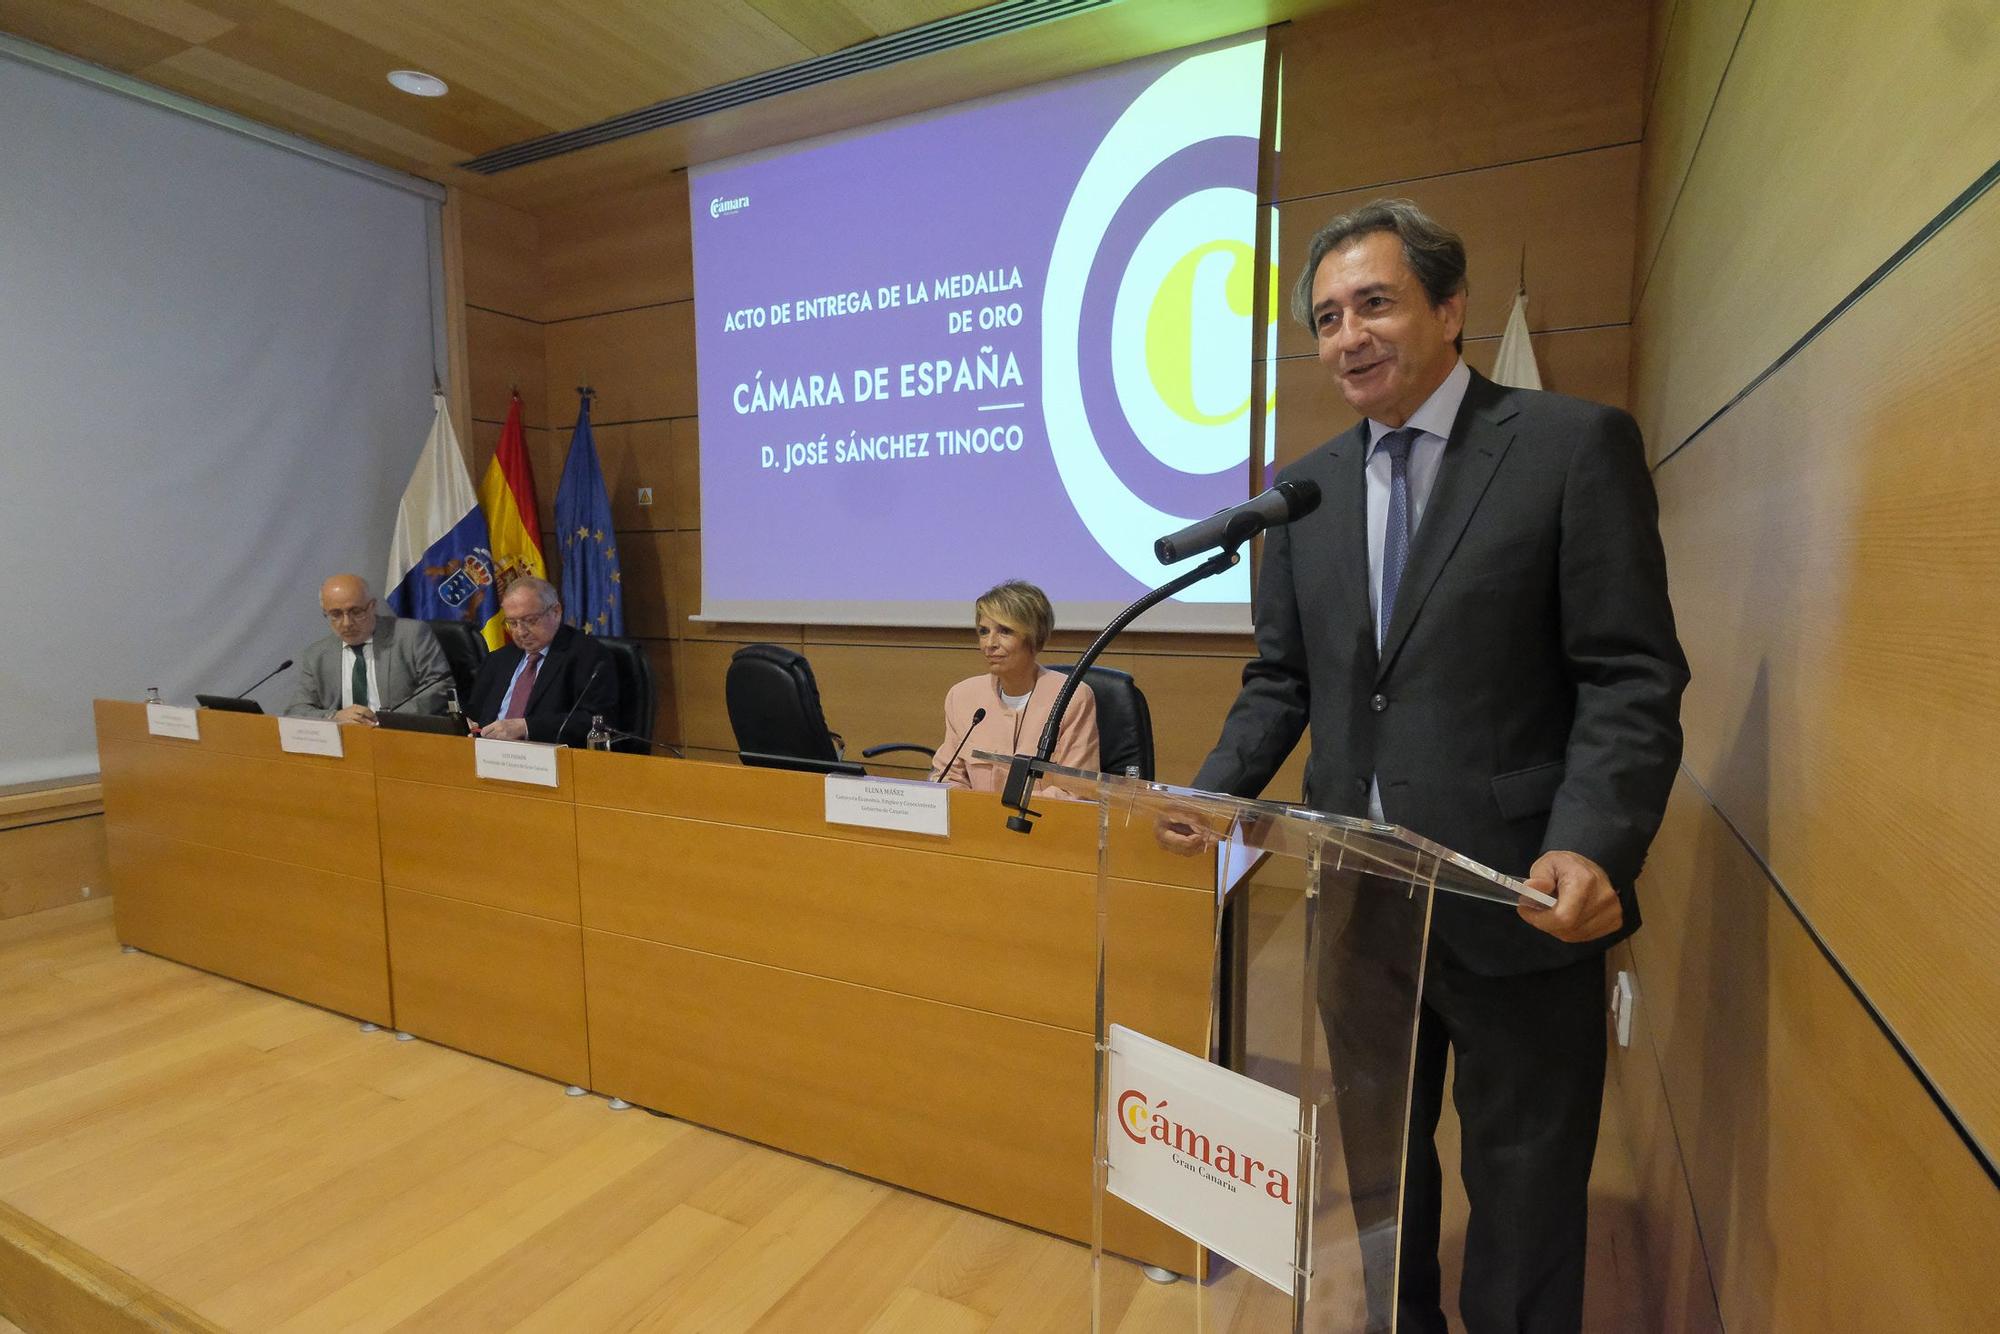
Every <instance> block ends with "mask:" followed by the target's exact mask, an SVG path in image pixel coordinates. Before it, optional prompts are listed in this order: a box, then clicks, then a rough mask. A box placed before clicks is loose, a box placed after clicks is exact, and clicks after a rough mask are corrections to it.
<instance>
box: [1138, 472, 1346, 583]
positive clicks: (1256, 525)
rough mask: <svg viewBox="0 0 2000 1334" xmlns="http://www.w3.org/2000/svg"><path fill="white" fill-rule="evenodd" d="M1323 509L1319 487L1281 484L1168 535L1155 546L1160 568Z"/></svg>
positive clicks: (1307, 483)
mask: <svg viewBox="0 0 2000 1334" xmlns="http://www.w3.org/2000/svg"><path fill="white" fill-rule="evenodd" d="M1318 508H1319V483H1317V482H1309V481H1304V480H1297V481H1287V482H1280V483H1278V484H1277V485H1276V486H1274V487H1272V488H1271V489H1270V490H1268V491H1266V492H1264V493H1263V494H1262V495H1260V496H1252V497H1251V498H1250V499H1249V500H1246V501H1244V502H1243V503H1242V504H1241V505H1233V506H1231V507H1230V508H1228V509H1226V510H1222V511H1220V512H1218V513H1215V514H1211V515H1209V516H1208V517H1207V518H1206V519H1203V520H1202V521H1201V522H1200V523H1191V524H1189V525H1188V526H1187V527H1185V528H1183V529H1181V530H1180V531H1179V532H1177V533H1168V534H1167V535H1166V536H1165V537H1163V538H1161V539H1160V540H1159V541H1157V542H1155V543H1153V554H1154V555H1155V556H1158V557H1159V558H1160V564H1162V565H1172V564H1173V563H1174V562H1175V561H1178V560H1184V559H1186V558H1187V557H1189V556H1194V555H1199V554H1200V553H1201V552H1204V551H1207V550H1209V549H1210V548H1211V547H1234V546H1240V545H1242V544H1243V543H1244V542H1247V541H1249V540H1250V539H1251V538H1253V537H1255V536H1256V535H1257V534H1259V533H1261V532H1263V531H1264V530H1265V529H1266V528H1278V527H1282V526H1283V525H1285V524H1288V523H1291V522H1292V521H1294V520H1295V519H1303V518H1305V517H1306V515H1308V514H1311V513H1312V512H1313V511H1314V510H1316V509H1318Z"/></svg>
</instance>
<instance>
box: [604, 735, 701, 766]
mask: <svg viewBox="0 0 2000 1334" xmlns="http://www.w3.org/2000/svg"><path fill="white" fill-rule="evenodd" d="M604 732H605V735H607V736H609V737H610V738H611V739H612V740H613V741H636V742H638V743H639V744H640V745H642V746H646V747H648V748H650V749H652V750H664V751H666V752H667V754H669V755H671V756H673V757H674V758H675V759H677V760H684V759H686V758H687V753H686V752H685V751H683V750H682V749H681V748H680V747H679V746H676V745H675V744H674V743H673V742H671V741H655V740H653V739H652V738H651V737H645V736H640V735H639V734H638V733H637V732H621V731H619V730H618V729H617V728H615V727H607V728H605V729H604Z"/></svg>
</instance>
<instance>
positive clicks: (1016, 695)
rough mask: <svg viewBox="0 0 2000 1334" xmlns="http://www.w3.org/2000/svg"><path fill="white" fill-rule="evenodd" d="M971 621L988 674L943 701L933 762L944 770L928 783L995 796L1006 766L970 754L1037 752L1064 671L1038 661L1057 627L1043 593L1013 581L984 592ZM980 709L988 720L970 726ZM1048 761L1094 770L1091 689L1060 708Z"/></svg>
mask: <svg viewBox="0 0 2000 1334" xmlns="http://www.w3.org/2000/svg"><path fill="white" fill-rule="evenodd" d="M972 615H973V624H974V626H975V627H976V631H977V634H978V636H979V651H980V653H982V654H983V655H985V658H986V670H985V671H984V672H983V673H981V674H980V675H978V676H975V677H973V678H971V679H970V680H966V681H960V682H959V683H958V684H957V685H955V686H953V687H952V688H951V691H950V693H949V694H947V695H946V696H945V697H944V743H943V744H942V745H940V746H939V747H938V751H937V759H936V761H935V763H936V764H937V765H941V766H944V767H942V768H934V769H932V771H931V778H932V779H933V780H935V781H937V782H943V783H949V784H951V785H952V786H953V787H968V788H971V789H972V790H973V791H975V792H998V791H999V790H1000V787H1001V784H1002V783H1004V782H1005V781H1006V777H1007V768H1006V766H1005V765H1001V764H995V763H993V762H992V761H990V760H981V759H975V758H974V757H973V752H974V751H979V750H984V751H990V752H992V753H993V754H996V755H1032V754H1034V753H1035V747H1036V746H1037V745H1038V744H1039V743H1040V742H1041V739H1042V728H1043V727H1045V726H1046V725H1047V724H1048V721H1049V710H1050V709H1051V708H1052V707H1053V706H1054V705H1055V702H1056V695H1057V693H1058V692H1059V691H1061V689H1062V686H1063V675H1062V673H1061V672H1053V671H1050V670H1049V669H1048V668H1046V667H1044V666H1042V665H1041V664H1040V663H1038V662H1036V660H1035V655H1036V654H1038V653H1040V652H1041V651H1042V647H1043V645H1045V644H1047V643H1048V642H1049V632H1050V631H1051V630H1053V629H1055V622H1056V617H1055V610H1054V609H1053V608H1051V607H1050V606H1049V599H1048V595H1047V594H1045V593H1043V592H1042V590H1041V589H1039V588H1036V587H1035V586H1034V585H1033V584H1030V583H1025V582H1023V581H1022V580H1019V579H1010V580H1008V581H1007V582H1006V583H1004V584H1000V585H998V586H997V587H994V588H991V589H988V590H987V591H986V592H985V593H984V594H982V595H981V596H980V598H979V600H978V601H977V602H975V603H973V604H972ZM980 709H985V710H986V716H985V717H984V718H982V719H980V720H979V724H978V725H977V726H973V722H972V716H973V714H975V713H977V712H978V711H979V710H980ZM968 728H969V729H970V730H971V735H970V736H968V735H967V734H966V733H967V729H968ZM961 742H963V744H960V743H961ZM1049 758H1050V759H1051V760H1053V761H1054V762H1055V763H1057V764H1061V765H1065V766H1067V767H1069V768H1072V769H1089V770H1092V771H1095V770H1096V768H1097V701H1096V700H1095V699H1093V698H1092V697H1091V693H1090V687H1089V686H1088V685H1085V684H1082V683H1081V682H1079V683H1078V685H1077V688H1076V694H1074V695H1072V696H1071V697H1070V701H1069V707H1068V708H1067V709H1065V710H1063V721H1062V730H1061V731H1060V732H1059V733H1057V735H1056V748H1055V752H1054V754H1052V755H1051V756H1050V757H1049ZM1042 790H1044V791H1046V790H1048V789H1047V788H1046V787H1044V788H1043V789H1042Z"/></svg>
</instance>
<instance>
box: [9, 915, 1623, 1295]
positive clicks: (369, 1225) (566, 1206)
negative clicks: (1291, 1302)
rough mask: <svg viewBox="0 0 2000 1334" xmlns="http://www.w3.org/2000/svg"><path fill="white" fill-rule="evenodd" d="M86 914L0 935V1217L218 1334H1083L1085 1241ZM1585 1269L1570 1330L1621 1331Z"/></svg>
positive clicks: (1114, 1291) (1612, 1290) (1604, 1168)
mask: <svg viewBox="0 0 2000 1334" xmlns="http://www.w3.org/2000/svg"><path fill="white" fill-rule="evenodd" d="M110 906H111V905H110V904H109V902H107V901H97V902H92V903H87V904H79V905H77V906H75V907H71V908H62V909H57V910H54V911H50V912H44V913H38V914H34V915H32V916H29V917H23V918H17V919H13V920H11V921H6V922H0V1202H4V1203H5V1204H7V1205H11V1206H12V1207H13V1208H15V1209H17V1210H19V1211H20V1212H21V1213H23V1214H25V1215H27V1216H28V1217H29V1218H31V1219H33V1220H35V1221H36V1222H37V1223H39V1224H41V1225H43V1226H45V1227H47V1228H49V1229H51V1230H53V1231H54V1232H56V1233H59V1234H60V1235H61V1236H62V1237H64V1238H66V1239H67V1240H68V1241H69V1242H71V1243H73V1244H74V1245H75V1246H76V1247H78V1248H80V1249H81V1250H83V1251H85V1252H88V1253H89V1254H91V1255H94V1256H96V1257H99V1258H100V1259H101V1260H103V1261H105V1262H108V1263H109V1264H111V1265H115V1266H117V1267H118V1268H120V1269H122V1270H124V1271H125V1272H126V1273H128V1274H130V1275H131V1276H132V1277H133V1278H135V1279H137V1280H139V1281H140V1282H141V1283H143V1284H146V1285H150V1286H151V1287H152V1288H153V1289H155V1290H157V1291H158V1292H160V1293H162V1294H164V1295H165V1296H167V1297H170V1298H173V1299H175V1300H176V1301H178V1302H180V1303H182V1304H184V1305H186V1306H187V1307H189V1308H191V1309H192V1310H194V1311H195V1312H198V1313H199V1314H200V1315H201V1316H204V1317H206V1318H207V1319H209V1320H211V1321H213V1322H214V1323H215V1324H217V1325H219V1326H221V1327H223V1328H225V1329H228V1330H238V1331H262V1330H273V1331H311V1332H312V1334H319V1332H320V1331H333V1330H390V1329H394V1330H409V1331H416V1330H436V1331H453V1334H462V1332H464V1331H485V1330H548V1331H563V1332H565V1334H569V1332H573V1331H597V1330H607V1331H608V1330H627V1329H647V1330H653V1329H658V1330H689V1331H696V1330H698V1331H725V1330H757V1331H776V1330H809V1331H812V1334H844V1332H845V1331H873V1332H886V1331H905V1330H907V1331H923V1332H924V1334H949V1332H951V1331H958V1330H965V1331H978V1330H993V1331H1006V1330H1018V1331H1034V1332H1036V1334H1040V1332H1041V1331H1049V1330H1073V1329H1087V1328H1088V1326H1089V1318H1088V1312H1089V1282H1090V1266H1089V1254H1088V1252H1087V1250H1086V1249H1084V1248H1082V1247H1078V1246H1075V1245H1072V1244H1070V1243H1067V1242H1063V1241H1058V1240H1055V1239H1053V1238H1049V1237H1045V1236H1042V1235H1040V1234H1037V1233H1033V1232H1028V1231H1026V1230H1023V1229H1021V1228H1018V1227H1014V1226H1012V1225H1010V1224H1006V1223H1002V1222H999V1221H996V1220H994V1219H991V1218H987V1217H984V1216H981V1215H977V1214H972V1213H968V1212H966V1211H964V1210H961V1209H957V1208H953V1207H951V1206H949V1205H945V1204H941V1203H938V1202H936V1201H933V1200H928V1199H924V1198H920V1197H917V1196H913V1195H910V1194H907V1193H905V1192H903V1191H899V1190H896V1189H893V1188H891V1187H887V1186H883V1185H880V1184H878V1183H876V1182H872V1181H868V1180H864V1179H862V1178H859V1177H854V1176H850V1175H848V1174H846V1173H843V1172H840V1171H837V1170H834V1169H831V1168H827V1167H822V1166H818V1165H816V1164H813V1163H809V1162H805V1161H803V1160H800V1159H797V1158H793V1157H790V1156H787V1155H785V1154H782V1153H776V1152H773V1151H770V1150H767V1149H763V1148H761V1147H759V1146H756V1145H752V1144H748V1143H745V1142H743V1141H740V1140H736V1139H732V1138H730V1137H728V1136H725V1135H720V1134H716V1133H713V1132H710V1131H707V1130H704V1129H701V1128H699V1127H695V1126H690V1125H686V1124H683V1123H681V1122H677V1121H671V1120H666V1119H662V1118H656V1117H653V1116H650V1115H648V1114H646V1113H644V1112H642V1111H640V1110H637V1109H634V1110H630V1111H624V1112H613V1111H611V1110H609V1108H608V1107H607V1105H606V1104H605V1103H604V1102H603V1101H602V1100H601V1099H598V1098H594V1097H592V1098H567V1097H564V1096H563V1093H562V1091H561V1089H560V1087H558V1086H557V1085H554V1084H551V1083H549V1082H548V1081H546V1080H543V1079H539V1078H536V1077H534V1076H531V1075H526V1074H522V1073H520V1072H518V1071H514V1070H509V1069H506V1068H503V1067H500V1066H496V1065H492V1064H490V1063H488V1062H485V1061H482V1060H479V1059H476V1058H474V1057H470V1056H465V1055H463V1054H460V1053H458V1052H454V1051H450V1050H447V1049H445V1048H441V1047H436V1046H432V1045H431V1044H429V1043H424V1042H406V1043H399V1042H396V1041H395V1040H394V1039H393V1038H392V1037H391V1036H390V1035H389V1034H387V1033H376V1034H364V1033H361V1032H360V1031H359V1030H358V1028H357V1026H356V1025H355V1023H354V1022H353V1021H352V1020H349V1019H346V1018H342V1017H340V1016H336V1015H332V1014H329V1013H326V1012H324V1011H321V1010H316V1009H313V1008H311V1007H309V1006H306V1005H302V1004H299V1003H297V1002H294V1001H290V1000H285V999H282V998H280V997H277V996H273V995H270V994H267V993H265V992H261V991H257V990H254V989H252V988H250V987H246V986H242V985H239V984H237V983H234V982H229V981H226V980H224V979H221V978H218V977H214V976H211V975H208V974H205V973H201V972H197V971H195V970H193V969H189V968H184V967H181V966H179V965H177V964H173V963H169V962H167V961H165V960H161V959H157V958H153V957H150V956H147V955H143V954H131V955H128V954H123V953H121V952H120V951H119V950H118V948H117V945H116V944H115V942H114V940H113V938H112V933H111V923H110ZM800 1114H801V1115H809V1114H810V1109H806V1108H801V1109H800ZM1607 1131H1608V1132H1609V1133H1607V1135H1606V1143H1605V1147H1604V1149H1603V1150H1601V1151H1600V1164H1599V1168H1600V1181H1601V1182H1602V1183H1603V1184H1604V1186H1605V1188H1606V1189H1608V1190H1611V1191H1614V1192H1616V1191H1620V1190H1624V1189H1625V1188H1626V1182H1627V1180H1628V1179H1629V1175H1630V1174H1629V1170H1623V1171H1621V1169H1622V1168H1623V1165H1624V1160H1625V1153H1624V1149H1623V1146H1622V1144H1620V1143H1618V1141H1617V1135H1616V1127H1615V1126H1609V1125H1608V1126H1607ZM1456 1207H1457V1209H1458V1214H1457V1217H1456V1218H1448V1219H1447V1224H1446V1231H1447V1234H1448V1235H1449V1236H1452V1237H1462V1235H1463V1212H1462V1203H1461V1204H1460V1205H1458V1206H1456ZM1598 1213H1599V1214H1600V1215H1604V1216H1607V1217H1609V1218H1610V1219H1612V1220H1614V1224H1613V1226H1615V1220H1618V1219H1622V1218H1624V1217H1626V1216H1628V1214H1629V1211H1626V1210H1621V1209H1618V1208H1616V1207H1613V1208H1611V1209H1608V1210H1607V1209H1603V1208H1600V1209H1599V1210H1598ZM1592 1245H1593V1254H1592V1311H1593V1315H1592V1324H1591V1328H1592V1329H1599V1330H1605V1331H1616V1330H1622V1329H1627V1328H1635V1327H1636V1324H1635V1323H1633V1322H1628V1321H1627V1320H1626V1319H1625V1318H1624V1314H1625V1313H1624V1312H1623V1309H1622V1303H1623V1302H1624V1301H1625V1300H1626V1299H1625V1298H1624V1297H1623V1296H1622V1293H1625V1292H1629V1291H1631V1290H1632V1285H1631V1284H1630V1283H1629V1282H1621V1281H1620V1279H1619V1274H1618V1265H1619V1258H1618V1257H1619V1256H1620V1255H1621V1254H1624V1253H1627V1252H1628V1251H1629V1248H1627V1247H1625V1245H1624V1244H1623V1242H1622V1240H1621V1239H1620V1238H1619V1237H1618V1236H1616V1235H1615V1233H1614V1232H1609V1231H1603V1230H1598V1231H1594V1233H1593V1238H1592ZM1447 1263H1448V1268H1449V1269H1450V1270H1453V1271H1455V1269H1456V1260H1455V1258H1453V1257H1448V1259H1447ZM1106 1282H1107V1292H1108V1293H1110V1294H1111V1296H1112V1299H1113V1304H1114V1305H1115V1306H1116V1308H1117V1309H1118V1311H1119V1312H1120V1315H1121V1319H1120V1321H1119V1322H1118V1328H1121V1329H1124V1330H1127V1331H1132V1332H1133V1334H1138V1332H1139V1331H1150V1330H1158V1329H1164V1328H1173V1327H1180V1328H1190V1329H1191V1328H1193V1324H1192V1320H1191V1319H1187V1323H1181V1322H1182V1320H1183V1319H1184V1318H1186V1317H1185V1316H1184V1315H1183V1313H1184V1312H1186V1311H1187V1308H1188V1306H1189V1303H1190V1302H1191V1301H1192V1299H1193V1298H1192V1294H1193V1293H1194V1291H1195V1289H1194V1286H1193V1285H1192V1284H1189V1283H1180V1284H1177V1285H1173V1286H1172V1287H1160V1286H1158V1285H1155V1284H1151V1283H1149V1282H1147V1281H1146V1280H1145V1279H1143V1278H1142V1277H1141V1276H1140V1275H1139V1274H1138V1273H1137V1271H1136V1270H1134V1269H1132V1268H1131V1267H1129V1266H1124V1265H1118V1266H1117V1267H1116V1268H1115V1270H1114V1271H1112V1272H1109V1273H1108V1275H1107V1280H1106ZM1257 1293H1258V1289H1257V1287H1256V1285H1254V1284H1250V1283H1244V1284H1238V1285H1232V1286H1229V1287H1227V1288H1222V1289H1212V1290H1211V1291H1210V1292H1209V1293H1208V1294H1207V1295H1206V1297H1205V1298H1204V1300H1205V1301H1206V1302H1207V1303H1208V1312H1207V1321H1206V1325H1207V1327H1208V1328H1211V1329H1226V1328H1229V1327H1230V1326H1231V1325H1232V1323H1234V1321H1233V1320H1232V1316H1234V1315H1241V1314H1245V1310H1244V1309H1239V1308H1238V1307H1237V1303H1238V1300H1239V1299H1247V1301H1248V1302H1258V1297H1257ZM1272 1295H1273V1296H1275V1294H1272ZM1258 1304H1260V1305H1261V1302H1259V1303H1258ZM11 1329H12V1326H9V1325H7V1323H6V1321H5V1320H4V1319H0V1334H9V1331H11Z"/></svg>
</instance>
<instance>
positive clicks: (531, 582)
mask: <svg viewBox="0 0 2000 1334" xmlns="http://www.w3.org/2000/svg"><path fill="white" fill-rule="evenodd" d="M517 588H525V589H528V590H530V591H532V592H533V593H534V595H535V596H536V597H537V598H539V599H541V603H542V609H543V610H544V611H546V610H547V609H549V608H550V607H553V606H555V605H556V603H558V602H561V601H562V594H561V593H558V592H557V591H556V586H555V585H554V584H552V583H550V582H549V581H548V580H546V579H544V578H542V577H541V576H540V575H538V574H523V575H520V576H517V577H516V578H515V579H514V580H513V582H511V583H509V584H508V585H507V593H512V592H513V591H514V590H515V589H517ZM506 595H507V594H505V593H503V594H502V595H501V596H502V597H505V596H506Z"/></svg>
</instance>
